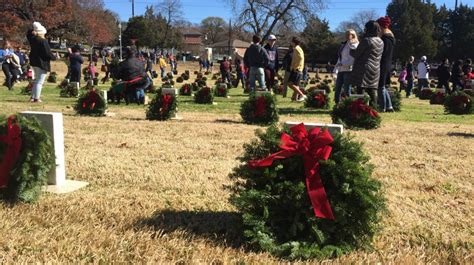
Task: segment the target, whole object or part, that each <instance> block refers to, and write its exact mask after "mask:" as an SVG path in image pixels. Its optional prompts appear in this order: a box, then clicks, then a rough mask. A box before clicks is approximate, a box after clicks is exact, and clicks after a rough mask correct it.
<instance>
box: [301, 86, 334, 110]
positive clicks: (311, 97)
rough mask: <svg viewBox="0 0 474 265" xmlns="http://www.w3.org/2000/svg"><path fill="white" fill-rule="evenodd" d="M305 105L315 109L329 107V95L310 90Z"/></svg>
mask: <svg viewBox="0 0 474 265" xmlns="http://www.w3.org/2000/svg"><path fill="white" fill-rule="evenodd" d="M305 107H307V108H315V109H329V96H328V95H327V94H323V93H320V92H317V91H316V90H314V89H313V90H310V91H309V92H308V94H307V98H306V102H305Z"/></svg>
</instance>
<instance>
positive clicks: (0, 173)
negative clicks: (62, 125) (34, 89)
mask: <svg viewBox="0 0 474 265" xmlns="http://www.w3.org/2000/svg"><path fill="white" fill-rule="evenodd" d="M54 166H55V156H54V148H53V144H52V143H51V138H50V136H49V135H48V133H47V132H46V131H45V130H44V129H43V128H42V127H41V125H40V123H39V121H38V120H37V119H36V118H25V117H23V116H20V115H13V116H10V117H9V118H5V117H4V116H0V198H2V199H6V200H10V201H13V202H17V201H22V202H35V201H37V200H38V198H39V196H40V194H41V188H42V187H43V186H44V185H46V184H47V182H48V174H49V171H50V170H51V168H53V167H54Z"/></svg>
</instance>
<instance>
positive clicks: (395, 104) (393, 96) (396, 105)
mask: <svg viewBox="0 0 474 265" xmlns="http://www.w3.org/2000/svg"><path fill="white" fill-rule="evenodd" d="M389 95H390V100H391V101H392V108H393V110H394V111H401V109H402V94H400V92H398V91H397V90H390V91H389Z"/></svg>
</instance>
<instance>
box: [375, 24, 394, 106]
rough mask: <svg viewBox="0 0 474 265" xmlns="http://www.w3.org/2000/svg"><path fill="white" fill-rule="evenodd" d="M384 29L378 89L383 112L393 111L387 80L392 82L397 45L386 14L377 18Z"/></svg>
mask: <svg viewBox="0 0 474 265" xmlns="http://www.w3.org/2000/svg"><path fill="white" fill-rule="evenodd" d="M377 23H379V25H380V28H381V30H382V37H381V39H382V41H383V53H382V58H381V59H380V78H379V87H378V90H377V96H378V100H379V102H378V104H379V108H380V110H382V111H383V112H393V106H392V99H391V98H390V94H389V93H388V90H387V88H386V86H387V82H388V83H389V84H390V76H391V69H392V58H393V49H394V47H395V36H394V35H393V32H392V31H391V30H390V23H391V20H390V17H388V16H385V17H381V18H379V19H377Z"/></svg>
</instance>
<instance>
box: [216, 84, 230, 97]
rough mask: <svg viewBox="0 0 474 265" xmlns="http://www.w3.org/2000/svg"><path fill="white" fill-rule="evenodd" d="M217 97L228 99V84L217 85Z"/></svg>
mask: <svg viewBox="0 0 474 265" xmlns="http://www.w3.org/2000/svg"><path fill="white" fill-rule="evenodd" d="M215 93H216V97H224V98H225V97H227V93H228V89H227V84H226V83H217V84H216V89H215Z"/></svg>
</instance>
